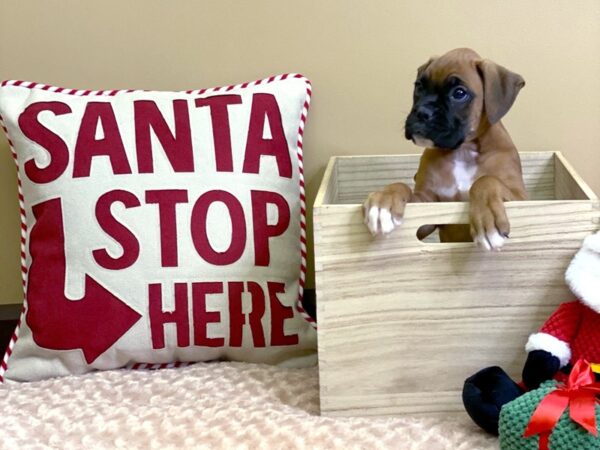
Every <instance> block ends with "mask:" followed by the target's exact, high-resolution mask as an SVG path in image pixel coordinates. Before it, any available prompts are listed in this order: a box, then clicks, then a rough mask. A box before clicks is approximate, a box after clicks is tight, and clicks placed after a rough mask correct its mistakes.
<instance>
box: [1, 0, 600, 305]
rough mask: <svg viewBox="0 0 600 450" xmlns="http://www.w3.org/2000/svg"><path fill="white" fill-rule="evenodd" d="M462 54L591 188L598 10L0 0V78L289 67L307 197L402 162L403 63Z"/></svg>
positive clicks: (104, 80) (13, 256)
mask: <svg viewBox="0 0 600 450" xmlns="http://www.w3.org/2000/svg"><path fill="white" fill-rule="evenodd" d="M458 46H470V47H473V48H475V49H476V50H478V51H479V53H480V54H482V55H483V56H485V57H489V58H491V59H494V60H496V61H497V62H499V63H501V64H503V65H506V66H507V67H509V68H511V69H513V70H515V71H517V72H519V73H521V74H522V75H523V76H524V78H525V79H526V81H527V86H526V87H525V89H524V90H523V91H522V94H521V96H520V98H519V99H518V100H517V102H516V106H515V108H514V110H513V111H511V112H510V113H509V115H508V117H507V119H506V120H505V124H506V125H507V127H508V129H509V130H510V132H511V134H512V135H513V138H514V140H515V142H516V143H517V146H518V147H519V148H520V149H522V150H561V151H563V152H564V153H565V154H566V156H567V158H568V159H569V160H570V161H571V162H572V163H573V164H574V166H575V168H576V169H577V170H578V171H579V172H580V173H581V174H582V175H583V177H584V179H585V180H586V181H587V182H588V183H589V184H590V185H591V186H592V188H593V189H595V190H596V192H599V193H600V1H598V0H586V1H584V0H577V1H568V0H564V1H551V0H536V1H517V0H514V1H508V0H488V1H485V2H483V1H481V0H472V1H471V0H469V1H445V0H439V1H421V2H413V1H408V0H406V1H399V0H381V1H371V2H366V1H327V0H305V1H303V2H298V1H288V0H269V1H263V0H253V1H250V0H248V1H241V0H238V1H234V0H213V1H199V0H196V1H191V0H185V1H184V0H180V1H165V0H135V1H126V0H110V1H109V0H103V1H95V2H92V1H79V0H77V1H75V0H69V1H67V0H61V1H58V0H38V1H30V0H14V1H8V0H0V78H2V79H5V78H16V79H25V80H32V81H39V82H43V83H48V84H56V85H59V86H66V87H75V88H91V89H102V88H146V89H170V90H179V89H188V88H196V87H207V86H212V85H222V84H229V83H236V82H241V81H246V80H252V79H257V78H262V77H264V76H267V75H271V74H277V73H281V72H302V73H303V74H304V75H306V76H308V77H309V78H310V79H311V80H312V82H313V87H314V97H313V104H312V107H311V114H310V118H309V122H308V125H307V131H306V139H305V148H306V155H305V159H306V175H307V181H308V195H309V202H312V198H313V197H314V194H315V192H316V189H317V186H318V184H319V181H320V178H321V175H322V172H323V168H324V165H325V164H326V162H327V159H328V158H329V157H330V156H332V155H343V154H363V153H371V154H376V153H398V152H402V153H411V152H417V151H418V149H417V148H416V147H413V146H412V145H410V144H409V143H407V142H405V141H404V138H403V131H402V124H403V120H404V117H405V115H406V113H407V112H408V110H409V108H410V98H411V85H412V82H413V81H414V80H413V79H414V75H415V69H416V67H417V66H418V65H419V64H421V63H422V62H424V61H425V60H426V59H427V58H428V57H429V56H430V55H432V54H439V53H443V52H444V51H446V50H448V49H451V48H454V47H458ZM0 147H1V148H0V249H1V250H0V304H2V303H15V302H18V301H20V300H21V298H22V293H21V285H20V281H19V277H20V275H19V249H18V236H19V232H18V211H17V203H16V187H15V175H14V168H13V163H12V161H11V158H10V156H9V151H8V148H7V146H6V143H5V141H4V139H3V138H1V140H0Z"/></svg>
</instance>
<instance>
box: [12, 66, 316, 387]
mask: <svg viewBox="0 0 600 450" xmlns="http://www.w3.org/2000/svg"><path fill="white" fill-rule="evenodd" d="M287 78H299V79H302V80H303V81H304V82H305V83H306V98H305V100H304V105H303V107H302V113H301V114H300V124H299V126H298V140H297V152H296V154H297V157H298V171H299V187H300V212H301V214H300V255H301V262H300V277H299V281H298V298H297V301H296V310H297V312H298V313H299V314H300V316H301V317H302V318H304V320H306V321H307V322H308V323H309V324H310V325H311V326H312V327H313V328H314V329H316V328H317V324H316V321H315V320H314V319H313V318H312V317H311V316H310V315H309V314H308V313H307V312H306V310H305V309H304V306H303V305H302V299H303V296H304V285H305V282H306V193H305V189H304V163H303V161H304V158H303V153H302V149H303V136H304V126H305V124H306V117H307V115H308V109H309V107H310V99H311V95H312V87H311V84H310V81H309V80H308V79H307V78H306V77H304V76H303V75H301V74H297V73H286V74H282V75H277V76H272V77H269V78H264V79H262V80H256V81H252V82H245V83H241V84H235V85H229V86H218V87H214V88H209V89H197V90H188V91H179V92H181V93H185V94H191V95H203V94H211V93H213V92H219V91H221V90H224V91H231V90H233V89H245V88H248V87H253V86H258V85H261V84H266V83H272V82H274V81H283V80H285V79H287ZM4 86H21V87H24V88H28V89H41V90H44V91H50V92H57V93H62V94H67V95H77V96H92V95H94V96H110V97H112V96H115V95H120V94H130V93H139V92H151V91H148V90H143V89H138V90H132V89H121V90H100V91H93V90H89V89H85V90H84V89H79V90H78V89H67V88H62V87H57V86H51V85H47V84H42V83H35V82H31V81H23V80H6V81H3V82H1V83H0V87H4ZM0 126H1V127H2V129H3V130H4V134H5V135H6V138H7V140H8V143H9V146H10V151H11V153H12V156H13V159H14V161H15V165H16V166H17V185H18V195H19V210H20V212H21V275H22V279H23V280H22V283H23V291H24V295H25V292H26V291H27V289H26V287H27V259H26V249H27V220H26V215H25V197H24V195H23V189H22V184H21V178H20V170H19V161H18V159H17V153H16V150H15V148H14V146H13V143H12V141H11V139H10V137H9V135H8V130H7V128H6V126H5V125H4V121H3V119H2V116H1V115H0ZM26 309H27V299H26V298H25V301H24V303H23V309H22V311H21V315H20V318H19V321H18V323H17V326H16V327H15V331H14V333H13V335H12V337H11V340H10V342H9V344H8V347H7V350H6V352H5V353H4V356H3V359H2V361H0V383H2V382H3V381H4V373H5V372H6V369H7V365H8V358H9V356H10V355H11V354H12V350H13V348H14V346H15V343H16V342H17V339H18V338H19V330H20V328H21V323H22V321H23V320H24V317H25V311H26ZM171 364H178V365H174V366H171V365H170V364H146V363H139V364H133V365H131V367H130V366H127V367H128V368H136V369H160V368H162V367H161V366H165V367H180V366H181V365H188V364H190V363H171ZM133 366H139V367H133Z"/></svg>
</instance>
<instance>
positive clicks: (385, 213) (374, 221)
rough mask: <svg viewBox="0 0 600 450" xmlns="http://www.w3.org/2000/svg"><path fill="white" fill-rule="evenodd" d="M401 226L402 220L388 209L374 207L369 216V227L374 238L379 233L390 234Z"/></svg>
mask: <svg viewBox="0 0 600 450" xmlns="http://www.w3.org/2000/svg"><path fill="white" fill-rule="evenodd" d="M401 224H402V219H397V218H395V217H393V216H392V213H391V211H390V210H389V209H386V208H378V207H376V206H372V207H371V209H369V212H368V214H367V226H368V227H369V231H370V232H371V234H372V235H373V236H375V235H377V234H379V233H381V234H389V233H391V232H392V231H394V229H395V228H396V227H397V226H399V225H401Z"/></svg>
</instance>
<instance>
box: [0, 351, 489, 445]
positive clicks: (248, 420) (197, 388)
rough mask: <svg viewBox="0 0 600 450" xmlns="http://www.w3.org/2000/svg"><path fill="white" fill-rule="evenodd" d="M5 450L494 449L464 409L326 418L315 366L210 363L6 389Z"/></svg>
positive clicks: (0, 432) (0, 427) (1, 390)
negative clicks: (434, 414) (450, 413)
mask: <svg viewBox="0 0 600 450" xmlns="http://www.w3.org/2000/svg"><path fill="white" fill-rule="evenodd" d="M0 399H1V400H2V410H1V411H2V413H1V417H0V448H1V449H11V450H12V449H29V448H33V449H45V448H57V449H94V450H95V449H112V448H123V449H170V448H172V449H188V448H189V449H252V450H254V449H286V450H287V449H344V450H347V449H388V448H389V449H402V450H412V449H415V450H416V449H426V450H437V449H451V450H466V449H477V450H487V449H490V450H491V449H497V448H498V443H497V439H495V438H492V437H490V436H487V435H485V434H484V433H483V432H481V431H479V430H478V429H477V428H476V426H475V425H473V424H472V423H471V422H470V420H469V419H468V417H467V416H466V414H462V415H458V416H457V417H449V418H441V419H440V418H430V417H426V418H423V417H421V418H416V417H384V418H373V417H353V418H337V417H336V418H333V417H322V416H320V415H319V389H318V372H317V369H316V368H314V367H313V368H308V369H283V368H279V367H270V366H264V365H254V364H243V363H224V362H220V363H207V364H195V365H193V366H189V367H183V368H177V369H162V370H155V371H149V370H130V371H127V370H116V371H107V372H97V373H92V374H88V375H85V376H70V377H65V378H57V379H51V380H46V381H41V382H34V383H24V384H7V385H3V386H0Z"/></svg>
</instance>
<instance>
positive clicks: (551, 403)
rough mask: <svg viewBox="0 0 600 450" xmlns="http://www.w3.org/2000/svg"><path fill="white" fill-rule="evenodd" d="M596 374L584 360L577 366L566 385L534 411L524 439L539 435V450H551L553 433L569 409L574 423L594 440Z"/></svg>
mask: <svg viewBox="0 0 600 450" xmlns="http://www.w3.org/2000/svg"><path fill="white" fill-rule="evenodd" d="M594 381H595V377H594V372H592V369H591V367H590V364H589V363H588V362H587V361H585V360H579V361H577V362H576V363H575V366H574V367H573V370H572V371H571V374H570V375H569V378H568V380H567V383H566V384H559V385H558V386H557V388H556V389H555V390H554V391H552V392H550V393H549V394H548V395H546V397H544V398H543V399H542V401H541V402H540V404H539V405H538V407H537V408H536V410H535V411H534V413H533V415H532V416H531V419H530V420H529V423H528V424H527V428H526V429H525V432H524V433H523V436H525V437H530V436H534V435H536V434H539V435H540V442H539V449H540V450H549V447H548V442H549V440H550V433H551V432H552V430H553V429H554V427H555V426H556V423H557V422H558V420H559V419H560V417H561V416H562V414H563V412H564V411H565V409H567V407H568V408H569V416H570V417H571V420H573V421H575V422H577V423H578V424H579V425H581V426H582V427H583V428H585V429H586V430H587V431H588V432H590V433H592V434H593V435H594V436H596V437H597V436H598V430H597V429H596V395H598V394H600V383H594Z"/></svg>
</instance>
